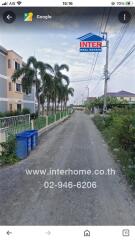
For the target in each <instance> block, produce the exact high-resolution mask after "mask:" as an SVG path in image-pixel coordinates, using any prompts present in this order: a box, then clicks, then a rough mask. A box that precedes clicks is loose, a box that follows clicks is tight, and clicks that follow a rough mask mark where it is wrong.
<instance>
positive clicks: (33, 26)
mask: <svg viewBox="0 0 135 240" xmlns="http://www.w3.org/2000/svg"><path fill="white" fill-rule="evenodd" d="M29 11H32V12H33V13H34V16H33V22H32V23H29V22H24V21H23V14H24V12H29ZM109 11H110V12H109ZM120 11H123V9H120V8H119V9H118V8H115V9H111V10H109V8H68V9H67V8H53V9H52V8H46V9H43V8H42V9H25V10H24V9H19V10H18V9H17V10H16V14H17V19H16V21H15V22H14V23H12V24H6V23H4V22H3V21H2V19H0V45H2V46H3V47H5V48H6V49H8V50H9V49H12V50H14V51H16V52H17V53H18V54H20V55H21V56H22V57H23V60H24V61H27V59H28V57H29V56H35V57H36V58H37V59H38V60H41V61H44V62H45V63H49V64H51V65H52V66H54V64H56V63H58V64H59V65H61V64H67V65H68V66H69V72H68V73H66V72H64V73H65V74H67V75H68V76H69V78H70V86H71V87H73V88H74V89H75V92H74V97H73V98H71V99H70V103H74V104H80V103H82V102H83V101H84V100H85V99H86V98H87V96H88V88H89V96H101V95H102V94H103V89H104V74H103V73H104V65H105V60H106V59H105V56H106V48H105V47H104V48H103V49H102V52H101V53H99V54H98V53H81V52H80V51H79V39H78V38H79V37H81V36H82V35H85V34H87V33H93V34H97V35H100V36H102V34H101V32H103V31H104V30H106V31H107V33H108V40H109V72H111V71H112V70H113V69H114V68H115V67H116V66H117V64H119V62H120V61H121V60H122V59H123V58H124V56H125V55H126V53H127V52H128V50H130V48H131V47H132V46H133V45H134V44H135V40H134V39H135V29H134V24H135V17H134V16H135V13H134V12H133V9H128V11H130V13H131V16H132V17H131V21H130V22H129V24H123V23H121V22H120V21H119V19H118V15H119V12H120ZM37 14H39V15H43V16H48V15H50V16H51V17H52V18H51V19H48V20H37V19H36V15H37ZM1 15H2V14H1ZM107 19H108V21H107ZM105 25H106V29H105ZM97 55H98V56H97ZM96 58H97V61H96ZM95 61H96V65H95V68H94V69H93V65H94V62H95ZM134 66H135V52H134V53H133V54H132V55H131V56H130V57H129V58H128V59H127V60H126V61H125V63H123V64H122V65H121V67H120V68H119V69H118V70H117V71H116V72H115V73H114V74H112V75H111V78H110V79H109V81H108V92H112V91H120V90H125V91H130V92H133V93H135V67H134Z"/></svg>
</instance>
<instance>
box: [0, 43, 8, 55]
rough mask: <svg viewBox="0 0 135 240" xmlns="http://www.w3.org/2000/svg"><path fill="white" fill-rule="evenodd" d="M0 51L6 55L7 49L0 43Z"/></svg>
mask: <svg viewBox="0 0 135 240" xmlns="http://www.w3.org/2000/svg"><path fill="white" fill-rule="evenodd" d="M0 52H1V53H3V54H5V55H7V50H6V49H5V48H4V47H2V46H1V45H0Z"/></svg>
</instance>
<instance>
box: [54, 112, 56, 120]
mask: <svg viewBox="0 0 135 240" xmlns="http://www.w3.org/2000/svg"><path fill="white" fill-rule="evenodd" d="M54 122H56V114H55V115H54Z"/></svg>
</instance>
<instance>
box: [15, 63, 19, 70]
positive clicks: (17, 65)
mask: <svg viewBox="0 0 135 240" xmlns="http://www.w3.org/2000/svg"><path fill="white" fill-rule="evenodd" d="M18 69H20V64H19V63H18V62H16V61H15V70H18Z"/></svg>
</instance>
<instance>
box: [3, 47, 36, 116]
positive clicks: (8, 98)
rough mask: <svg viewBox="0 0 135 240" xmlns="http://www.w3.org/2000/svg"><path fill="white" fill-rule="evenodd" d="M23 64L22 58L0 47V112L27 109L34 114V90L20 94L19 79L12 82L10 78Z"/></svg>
mask: <svg viewBox="0 0 135 240" xmlns="http://www.w3.org/2000/svg"><path fill="white" fill-rule="evenodd" d="M22 64H23V58H22V57H21V56H20V55H19V54H18V53H16V52H15V51H13V50H7V49H5V48H3V47H2V46H0V112H5V111H15V110H18V111H20V110H22V109H23V108H28V109H29V110H30V112H35V89H34V87H33V88H32V91H31V94H29V95H26V94H25V93H23V92H22V85H21V79H18V80H17V81H16V82H13V81H12V79H11V77H12V75H13V73H14V71H15V70H17V69H19V68H20V67H21V66H22Z"/></svg>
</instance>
